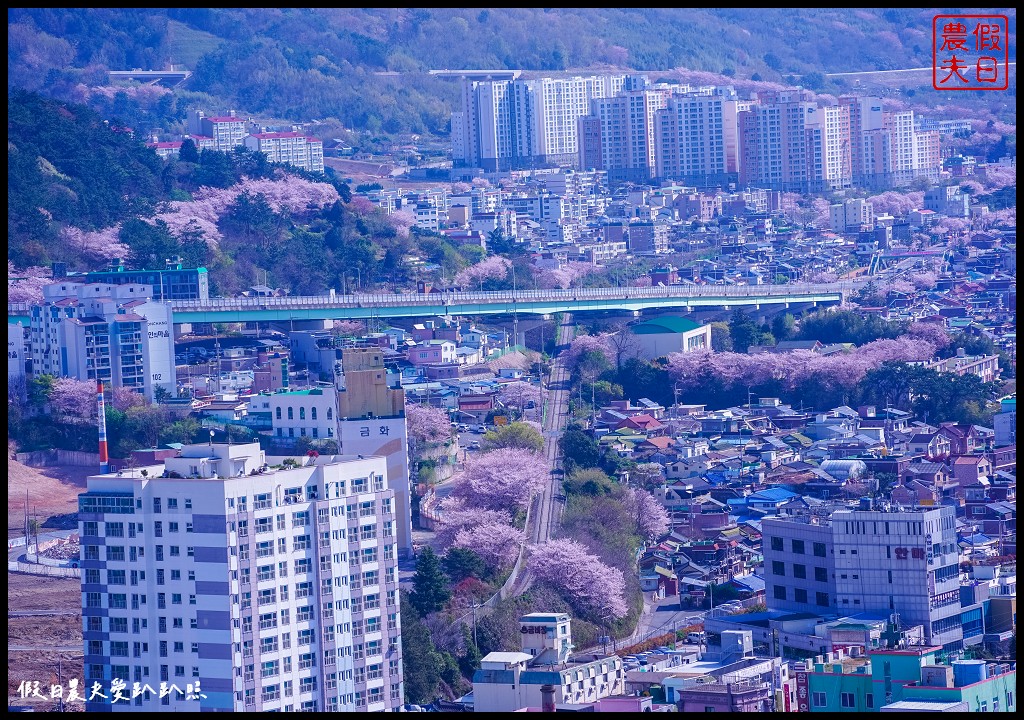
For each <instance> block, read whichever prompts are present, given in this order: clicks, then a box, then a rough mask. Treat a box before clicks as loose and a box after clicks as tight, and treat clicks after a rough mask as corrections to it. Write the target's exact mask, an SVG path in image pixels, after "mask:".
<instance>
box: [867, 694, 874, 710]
mask: <svg viewBox="0 0 1024 720" xmlns="http://www.w3.org/2000/svg"><path fill="white" fill-rule="evenodd" d="M864 704H865V705H866V706H867V707H868V708H869V709H870V708H873V707H874V706H875V696H874V695H872V694H871V693H868V694H867V695H865V696H864Z"/></svg>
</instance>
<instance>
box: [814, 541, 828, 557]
mask: <svg viewBox="0 0 1024 720" xmlns="http://www.w3.org/2000/svg"><path fill="white" fill-rule="evenodd" d="M814 556H815V557H825V543H820V542H816V543H814Z"/></svg>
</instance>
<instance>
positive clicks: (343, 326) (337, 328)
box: [333, 320, 366, 335]
mask: <svg viewBox="0 0 1024 720" xmlns="http://www.w3.org/2000/svg"><path fill="white" fill-rule="evenodd" d="M333 330H334V332H335V333H336V334H338V335H362V334H363V332H364V331H365V330H366V324H365V323H363V321H362V320H335V321H334V326H333Z"/></svg>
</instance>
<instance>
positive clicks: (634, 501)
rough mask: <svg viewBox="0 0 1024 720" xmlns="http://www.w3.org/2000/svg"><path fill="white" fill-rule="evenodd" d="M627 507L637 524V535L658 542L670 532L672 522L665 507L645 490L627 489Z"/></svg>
mask: <svg viewBox="0 0 1024 720" xmlns="http://www.w3.org/2000/svg"><path fill="white" fill-rule="evenodd" d="M624 500H625V507H626V510H627V511H628V512H629V515H630V517H632V518H633V520H634V522H635V523H636V531H637V534H638V535H640V536H641V537H642V538H644V539H645V540H657V539H658V538H660V537H661V536H662V535H664V534H665V533H667V532H668V529H669V526H670V525H671V521H670V520H669V516H668V512H667V511H666V510H665V508H664V506H663V505H662V504H661V503H659V502H658V501H657V500H656V499H655V497H654V496H653V495H651V494H650V493H649V492H647V491H646V490H644V489H643V488H637V487H629V488H626V494H625V498H624Z"/></svg>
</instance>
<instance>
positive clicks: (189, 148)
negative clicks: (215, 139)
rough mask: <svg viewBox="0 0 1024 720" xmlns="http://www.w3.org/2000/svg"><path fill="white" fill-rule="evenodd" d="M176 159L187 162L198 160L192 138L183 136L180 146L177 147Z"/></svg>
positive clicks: (197, 151)
mask: <svg viewBox="0 0 1024 720" xmlns="http://www.w3.org/2000/svg"><path fill="white" fill-rule="evenodd" d="M178 159H179V160H181V162H187V163H198V162H199V150H198V148H196V143H195V141H194V140H193V139H192V138H185V139H184V140H183V141H182V143H181V148H179V149H178Z"/></svg>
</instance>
